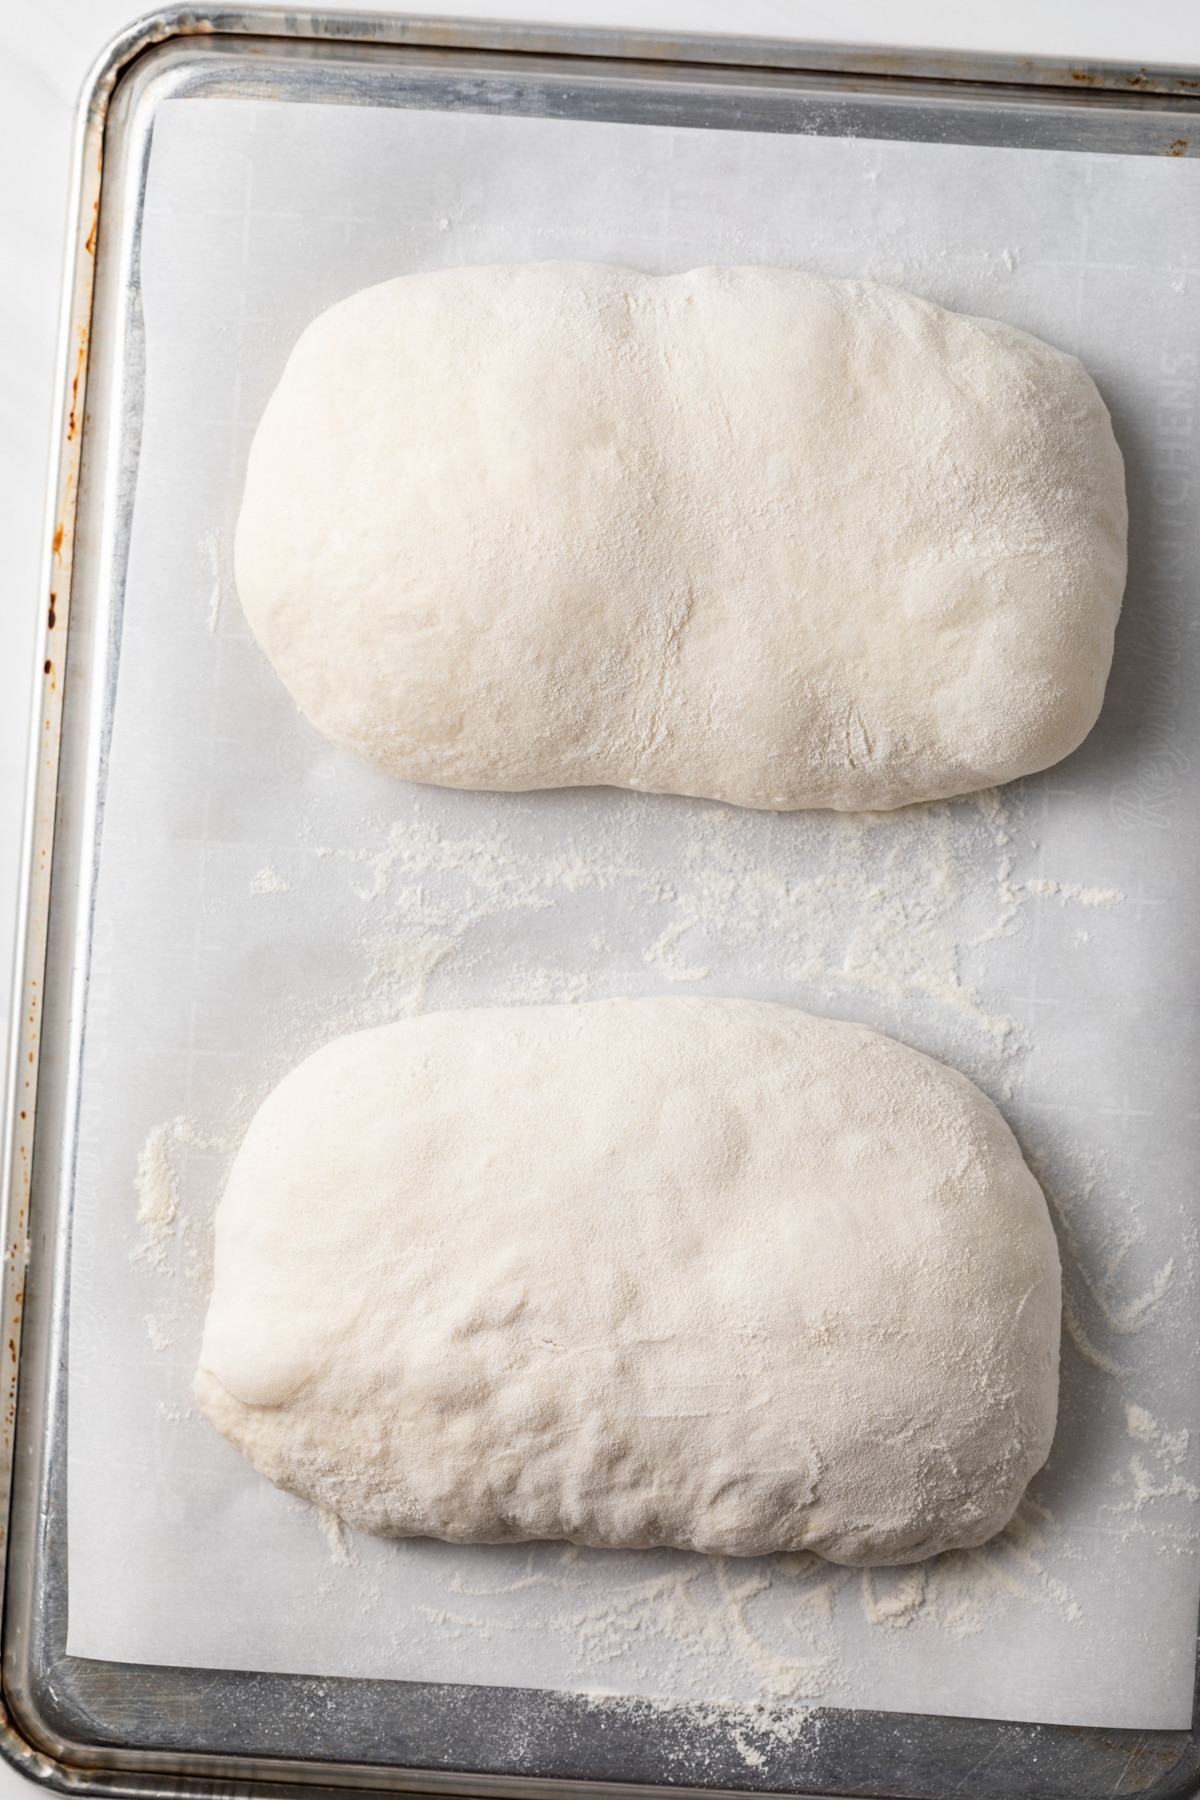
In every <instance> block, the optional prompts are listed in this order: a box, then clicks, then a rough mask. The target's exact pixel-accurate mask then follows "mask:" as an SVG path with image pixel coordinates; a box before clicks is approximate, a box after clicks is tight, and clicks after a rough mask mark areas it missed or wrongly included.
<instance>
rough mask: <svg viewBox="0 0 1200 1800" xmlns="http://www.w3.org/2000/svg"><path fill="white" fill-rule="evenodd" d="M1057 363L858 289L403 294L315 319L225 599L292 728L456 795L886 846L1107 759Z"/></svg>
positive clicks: (719, 286) (1076, 421)
mask: <svg viewBox="0 0 1200 1800" xmlns="http://www.w3.org/2000/svg"><path fill="white" fill-rule="evenodd" d="M1125 525H1126V510H1125V491H1124V480H1123V473H1122V464H1121V457H1120V453H1119V451H1118V449H1117V446H1116V444H1115V442H1114V440H1113V435H1112V430H1111V427H1110V424H1109V419H1108V414H1107V412H1106V411H1105V408H1104V404H1103V402H1102V401H1101V399H1100V396H1099V395H1098V393H1097V392H1096V389H1095V387H1094V386H1093V384H1092V382H1091V380H1090V378H1089V377H1088V375H1087V374H1086V373H1085V371H1084V369H1083V368H1082V366H1081V365H1080V364H1079V363H1078V362H1077V361H1076V360H1075V358H1074V357H1072V356H1066V355H1063V354H1062V353H1061V352H1060V351H1057V350H1053V349H1051V348H1050V347H1049V346H1048V345H1046V344H1043V343H1040V342H1039V341H1038V340H1037V339H1036V338H1032V337H1028V336H1026V334H1025V333H1024V332H1021V331H1015V330H1013V329H1012V328H1011V327H1009V326H1006V325H1000V324H995V323H993V322H992V321H990V320H987V319H973V318H965V317H962V316H959V315H957V314H954V313H950V312H946V311H944V310H943V309H942V308H940V307H937V306H932V305H930V304H928V303H927V302H926V301H924V300H918V299H916V298H914V297H913V296H912V295H910V294H903V293H899V292H896V291H895V290H893V289H889V288H883V287H877V286H874V285H873V284H871V283H869V282H863V281H824V280H821V279H818V278H817V277H816V276H812V275H805V274H801V273H798V272H796V271H793V270H782V269H753V268H751V269H699V270H696V271H694V272H693V273H691V274H688V275H670V276H663V277H658V276H649V275H638V274H634V273H633V272H631V271H630V270H628V269H619V268H610V267H606V266H601V265H598V264H554V263H547V264H534V265H530V266H525V267H518V268H466V269H450V270H444V271H440V272H438V273H434V274H422V275H406V276H402V277H401V278H400V279H399V280H396V281H390V282H386V283H384V284H383V285H382V286H380V287H374V288H369V289H367V290H366V291H365V292H363V293H359V294H355V295H354V296H353V297H352V298H351V299H348V300H345V301H343V302H342V303H341V304H339V305H337V306H334V307H332V308H331V309H330V310H329V311H328V312H326V313H324V314H322V316H321V317H320V318H318V319H317V320H316V321H315V322H314V323H313V324H312V325H310V326H309V328H308V329H307V331H305V332H304V334H303V336H302V337H301V338H300V341H299V343H298V344H297V345H296V347H295V349H294V351H293V352H292V355H291V357H290V359H289V361H288V364H287V368H286V370H285V371H284V375H283V379H282V380H281V382H280V384H279V386H278V388H277V389H276V391H275V393H274V395H273V396H272V398H271V400H270V403H269V404H268V406H267V409H266V412H265V414H264V416H263V419H262V422H261V423H260V425H259V428H258V433H257V436H256V437H255V440H254V445H253V448H252V450H251V453H250V461H249V468H248V472H247V477H246V488H245V497H244V500H243V504H242V511H241V516H240V518H239V521H238V528H237V544H236V569H237V583H238V590H239V593H240V594H241V598H242V603H243V605H244V607H245V610H246V614H247V617H248V618H249V620H250V624H251V626H252V627H253V629H254V631H255V633H256V634H257V636H258V639H259V641H260V643H261V644H262V646H263V648H264V649H265V650H266V652H267V655H268V656H269V657H270V658H271V661H272V662H273V663H274V665H275V667H276V669H277V670H278V672H279V674H280V675H281V676H282V678H283V680H284V681H285V682H286V683H287V686H288V687H289V689H290V690H291V692H292V694H293V696H294V697H295V699H296V700H297V701H298V702H299V704H300V706H301V707H302V708H303V710H304V711H305V712H306V713H307V714H308V716H309V718H310V719H312V720H313V722H314V723H315V724H316V725H318V726H319V727H320V729H321V730H322V731H323V732H325V733H326V734H327V735H328V736H329V737H330V738H332V739H333V741H334V742H335V743H337V744H340V745H342V746H344V747H345V748H347V749H349V750H351V751H353V752H355V753H356V754H358V755H359V756H361V757H365V758H366V760H367V761H368V762H371V763H375V764H377V765H379V766H380V767H381V768H384V769H388V770H390V771H391V772H392V773H394V774H396V775H400V776H404V777H405V778H406V779H408V780H412V781H425V782H433V783H435V784H438V785H440V786H444V787H469V788H494V789H508V790H514V789H530V788H548V787H575V786H580V785H585V786H586V785H590V784H594V783H608V784H612V785H615V786H618V787H629V788H645V789H650V790H653V791H655V792H660V793H679V794H693V795H701V796H705V797H708V798H711V799H716V800H728V801H734V802H736V803H737V804H738V805H741V806H759V807H777V808H789V807H801V806H828V807H839V808H844V809H845V808H849V809H854V808H868V809H870V808H884V807H894V806H901V805H904V804H906V803H908V802H911V801H921V800H933V799H939V798H944V797H946V796H948V795H952V794H962V793H968V792H971V791H972V790H974V789H977V788H981V787H987V786H990V785H991V784H992V783H994V782H1002V781H1008V780H1011V779H1012V778H1013V777H1014V776H1018V775H1025V774H1029V773H1030V772H1031V771H1033V770H1035V769H1042V768H1046V767H1048V766H1049V765H1050V764H1051V763H1055V762H1057V761H1058V760H1059V759H1060V758H1061V757H1063V756H1066V755H1067V753H1068V752H1069V751H1071V750H1073V749H1074V748H1075V747H1076V745H1077V744H1079V743H1080V741H1081V740H1082V739H1083V737H1084V736H1085V735H1086V734H1087V732H1088V731H1089V730H1090V729H1091V727H1092V725H1093V723H1094V721H1095V719H1096V715H1097V713H1098V712H1099V710H1100V703H1101V701H1102V699H1103V696H1104V684H1105V681H1106V679H1107V676H1108V669H1109V664H1110V662H1111V659H1112V643H1113V628H1114V626H1115V624H1116V619H1117V614H1118V611H1119V608H1120V603H1121V594H1122V589H1123V587H1124V581H1125Z"/></svg>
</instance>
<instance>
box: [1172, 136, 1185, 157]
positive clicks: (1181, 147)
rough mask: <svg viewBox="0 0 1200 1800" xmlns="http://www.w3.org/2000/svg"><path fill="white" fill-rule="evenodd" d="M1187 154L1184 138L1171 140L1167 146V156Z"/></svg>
mask: <svg viewBox="0 0 1200 1800" xmlns="http://www.w3.org/2000/svg"><path fill="white" fill-rule="evenodd" d="M1187 153H1188V140H1187V139H1186V138H1172V139H1171V142H1170V143H1169V144H1168V145H1167V155H1168V156H1186V155H1187Z"/></svg>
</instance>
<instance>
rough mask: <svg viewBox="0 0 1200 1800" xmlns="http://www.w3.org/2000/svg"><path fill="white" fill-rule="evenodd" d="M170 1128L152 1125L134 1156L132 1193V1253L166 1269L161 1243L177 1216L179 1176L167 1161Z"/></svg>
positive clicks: (162, 1270)
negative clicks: (137, 1235)
mask: <svg viewBox="0 0 1200 1800" xmlns="http://www.w3.org/2000/svg"><path fill="white" fill-rule="evenodd" d="M173 1130H174V1127H173V1126H172V1125H169V1124H168V1125H156V1126H155V1128H154V1130H153V1131H152V1132H151V1133H150V1135H149V1137H148V1138H147V1139H146V1141H145V1143H144V1144H143V1145H142V1148H141V1153H140V1154H139V1156H138V1165H137V1174H136V1176H135V1177H134V1191H135V1192H136V1194H137V1203H138V1207H137V1222H138V1224H139V1225H140V1226H141V1228H142V1239H141V1242H140V1244H139V1245H138V1246H137V1248H136V1250H135V1251H134V1256H135V1257H137V1258H138V1259H139V1260H142V1261H145V1262H148V1263H151V1264H152V1265H153V1266H154V1267H155V1268H156V1269H158V1270H159V1271H160V1272H165V1270H166V1258H165V1254H164V1241H165V1240H166V1239H167V1238H169V1237H170V1236H172V1234H173V1233H174V1230H175V1223H176V1220H177V1219H178V1217H179V1177H178V1175H177V1174H176V1172H175V1166H174V1164H173V1163H172V1161H171V1154H170V1151H171V1140H172V1134H173Z"/></svg>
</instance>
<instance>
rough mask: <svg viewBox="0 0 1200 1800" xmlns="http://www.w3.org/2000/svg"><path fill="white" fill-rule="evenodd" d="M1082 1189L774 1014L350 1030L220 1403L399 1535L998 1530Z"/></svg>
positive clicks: (719, 1540)
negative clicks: (1057, 1211)
mask: <svg viewBox="0 0 1200 1800" xmlns="http://www.w3.org/2000/svg"><path fill="white" fill-rule="evenodd" d="M1059 1304H1060V1275H1059V1263H1058V1253H1057V1249H1056V1245H1055V1239H1054V1233H1053V1230H1052V1229H1051V1225H1050V1220H1049V1217H1048V1215H1047V1211H1046V1203H1045V1200H1044V1199H1043V1197H1042V1193H1041V1190H1040V1188H1039V1187H1038V1185H1037V1183H1036V1181H1035V1180H1034V1178H1033V1176H1032V1175H1031V1174H1030V1173H1029V1170H1028V1169H1027V1168H1026V1166H1025V1164H1024V1162H1023V1161H1022V1159H1021V1154H1020V1151H1019V1150H1018V1148H1017V1144H1016V1141H1015V1140H1014V1138H1013V1136H1012V1133H1011V1132H1010V1131H1009V1129H1008V1127H1007V1125H1006V1124H1005V1123H1004V1121H1003V1119H1002V1118H1001V1117H1000V1114H999V1113H998V1112H997V1111H996V1109H995V1107H994V1106H993V1105H992V1104H991V1102H990V1101H989V1100H987V1099H986V1098H985V1097H984V1095H983V1094H981V1093H980V1092H979V1090H978V1089H977V1088H975V1087H974V1086H973V1085H972V1084H971V1082H969V1081H968V1080H967V1079H966V1078H965V1077H964V1076H962V1075H959V1074H956V1073H955V1072H954V1071H953V1070H951V1069H947V1068H945V1067H943V1065H941V1064H940V1063H936V1062H934V1061H932V1060H931V1059H930V1058H929V1057H927V1056H922V1055H920V1054H919V1053H918V1052H917V1051H915V1050H910V1049H907V1048H905V1046H904V1045H902V1044H898V1043H895V1042H894V1041H893V1040H892V1039H891V1038H887V1037H883V1036H882V1035H881V1034H880V1033H878V1032H875V1031H870V1030H868V1029H867V1028H866V1027H865V1026H861V1025H844V1024H839V1023H834V1022H831V1021H829V1020H827V1019H818V1018H813V1017H811V1016H810V1015H809V1014H807V1013H802V1012H797V1011H795V1010H793V1009H792V1008H790V1007H784V1006H773V1005H768V1004H766V1003H763V1002H758V1001H747V1000H696V999H647V1000H606V1001H599V1002H596V1003H594V1004H590V1005H584V1006H530V1007H513V1008H495V1009H480V1010H474V1011H465V1012H447V1013H435V1014H430V1015H426V1016H425V1017H421V1018H416V1019H409V1020H405V1021H403V1022H401V1023H399V1024H395V1025H388V1026H384V1027H383V1028H382V1029H380V1030H376V1031H365V1032H361V1033H358V1034H357V1035H355V1036H352V1037H345V1038H339V1039H337V1040H336V1041H335V1042H333V1043H331V1044H328V1045H326V1046H325V1048H324V1049H322V1050H319V1051H318V1052H317V1053H316V1055H315V1056H311V1057H309V1059H308V1061H307V1062H304V1063H302V1064H301V1065H300V1066H299V1068H297V1069H295V1070H294V1071H293V1072H292V1073H291V1074H290V1075H289V1076H287V1078H286V1079H285V1080H284V1081H283V1082H282V1083H281V1084H280V1085H279V1087H277V1088H276V1089H275V1091H274V1093H273V1094H272V1095H271V1096H270V1097H269V1099H268V1100H267V1101H266V1102H265V1103H264V1105H263V1106H262V1108H261V1109H260V1111H259V1112H258V1114H257V1116H256V1118H255V1119H254V1122H253V1123H252V1125H251V1126H250V1130H249V1132H248V1133H247V1135H246V1139H245V1141H244V1143H243V1145H242V1148H241V1150H240V1151H239V1153H238V1157H237V1160H236V1162H235V1164H234V1167H233V1172H232V1174H231V1176H230V1179H229V1185H228V1187H227V1188H226V1191H225V1195H224V1198H223V1199H222V1201H221V1205H220V1209H219V1211H218V1214H217V1228H216V1277H215V1285H214V1290H213V1297H212V1304H211V1307H210V1310H209V1315H208V1322H207V1326H206V1329H205V1334H204V1346H203V1351H202V1354H201V1358H200V1369H199V1372H198V1374H197V1377H196V1397H197V1399H198V1400H199V1402H200V1405H201V1407H202V1408H203V1410H204V1412H205V1413H206V1414H207V1415H208V1417H209V1418H210V1419H211V1420H212V1422H213V1423H214V1424H215V1425H216V1426H217V1427H218V1428H219V1429H220V1430H221V1431H222V1432H224V1434H225V1436H226V1437H227V1438H229V1440H230V1442H231V1443H233V1444H235V1445H236V1446H237V1447H238V1449H239V1450H241V1451H242V1452H243V1453H244V1454H245V1455H246V1456H247V1457H249V1459H250V1460H251V1462H252V1463H254V1465H255V1466H256V1467H257V1468H258V1469H260V1470H261V1471H262V1472H263V1474H264V1475H266V1476H268V1477H269V1478H270V1480H272V1481H274V1482H276V1483H278V1484H279V1485H280V1486H281V1487H284V1488H289V1489H291V1490H292V1491H293V1492H295V1493H298V1494H303V1495H305V1496H307V1497H308V1498H309V1499H311V1500H315V1501H317V1502H318V1503H319V1504H320V1505H322V1506H324V1507H328V1508H330V1509H332V1510H333V1511H334V1512H335V1513H338V1514H340V1515H341V1517H342V1518H344V1519H347V1520H348V1521H349V1522H350V1524H352V1525H356V1526H359V1527H360V1528H361V1529H363V1530H365V1531H375V1532H385V1533H390V1534H392V1535H395V1536H401V1537H404V1536H428V1537H440V1538H449V1539H452V1540H454V1541H456V1542H487V1543H491V1542H506V1541H512V1540H522V1539H531V1538H569V1539H571V1540H573V1541H574V1542H576V1543H581V1544H599V1545H610V1546H629V1547H638V1546H644V1545H664V1544H673V1545H681V1546H686V1547H690V1548H693V1549H697V1550H707V1551H716V1552H721V1553H728V1554H730V1555H735V1556H752V1555H758V1554H760V1553H765V1552H768V1551H777V1550H793V1549H799V1548H801V1547H806V1548H809V1549H812V1550H816V1551H819V1552H820V1553H821V1555H822V1556H827V1557H830V1558H832V1559H833V1560H834V1561H836V1562H847V1563H893V1562H902V1561H907V1560H909V1559H912V1558H918V1557H926V1556H932V1555H934V1553H935V1552H937V1551H939V1550H944V1549H947V1548H950V1547H953V1546H961V1545H968V1544H978V1543H982V1542H983V1540H984V1539H985V1538H988V1537H990V1536H991V1535H992V1534H993V1533H994V1532H996V1531H998V1530H999V1529H1000V1528H1001V1526H1002V1525H1004V1523H1005V1521H1006V1520H1007V1519H1008V1518H1009V1516H1010V1515H1011V1513H1012V1511H1013V1508H1014V1507H1015V1506H1016V1504H1017V1502H1018V1500H1019V1499H1020V1497H1021V1494H1022V1491H1023V1490H1024V1488H1025V1484H1026V1483H1027V1482H1028V1480H1029V1478H1030V1476H1031V1475H1032V1474H1033V1473H1034V1471H1035V1470H1036V1469H1038V1468H1039V1467H1040V1466H1041V1464H1042V1463H1043V1462H1044V1461H1045V1458H1046V1455H1047V1452H1048V1451H1049V1448H1050V1440H1051V1437H1052V1436H1053V1432H1054V1420H1055V1410H1056V1404H1057V1393H1058V1336H1059Z"/></svg>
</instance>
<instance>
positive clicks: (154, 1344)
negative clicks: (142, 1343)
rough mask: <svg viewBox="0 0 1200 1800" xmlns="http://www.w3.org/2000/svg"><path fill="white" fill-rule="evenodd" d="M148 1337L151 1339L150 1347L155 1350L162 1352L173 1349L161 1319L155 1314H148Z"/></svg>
mask: <svg viewBox="0 0 1200 1800" xmlns="http://www.w3.org/2000/svg"><path fill="white" fill-rule="evenodd" d="M146 1336H147V1337H148V1338H149V1339H150V1347H151V1349H153V1350H158V1351H160V1352H161V1351H163V1350H169V1349H170V1348H171V1340H170V1338H169V1337H168V1336H167V1333H166V1331H165V1329H164V1327H163V1323H162V1321H161V1319H158V1318H156V1316H155V1315H154V1313H147V1314H146Z"/></svg>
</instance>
